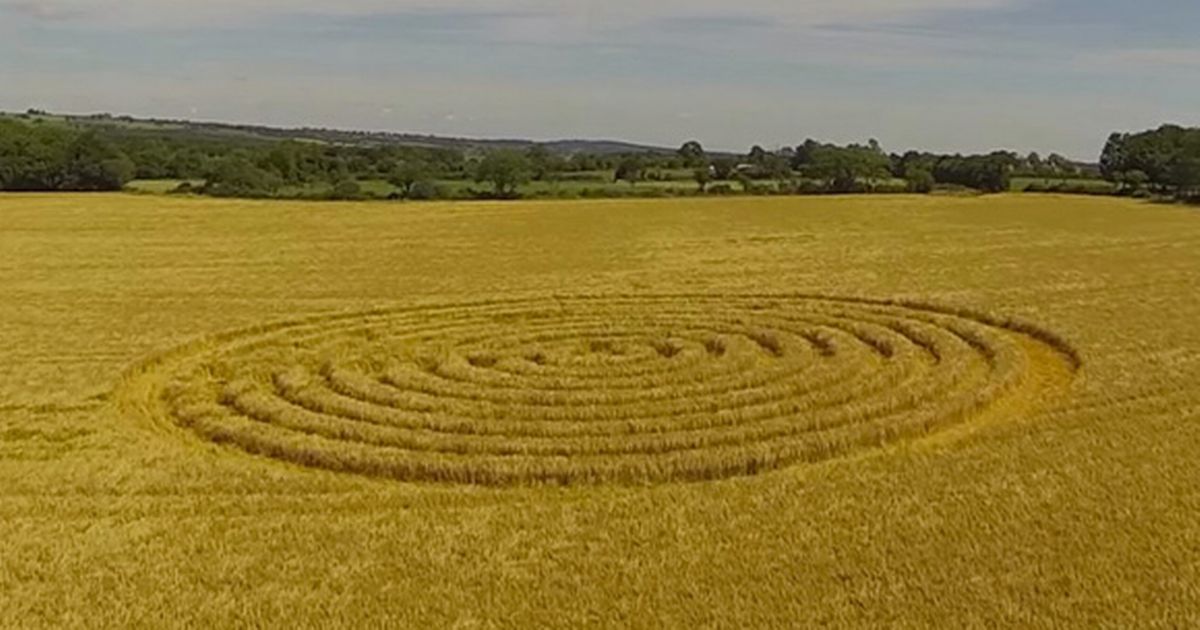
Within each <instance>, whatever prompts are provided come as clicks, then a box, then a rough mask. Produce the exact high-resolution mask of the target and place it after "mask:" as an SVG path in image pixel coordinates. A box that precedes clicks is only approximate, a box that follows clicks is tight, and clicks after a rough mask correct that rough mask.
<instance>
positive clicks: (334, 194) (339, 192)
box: [329, 179, 363, 201]
mask: <svg viewBox="0 0 1200 630" xmlns="http://www.w3.org/2000/svg"><path fill="white" fill-rule="evenodd" d="M329 198H330V199H336V200H340V201H355V200H359V199H362V198H363V192H362V187H361V186H359V185H358V182H356V181H354V180H352V179H344V180H342V181H339V182H337V183H336V184H334V185H333V190H332V191H330V192H329Z"/></svg>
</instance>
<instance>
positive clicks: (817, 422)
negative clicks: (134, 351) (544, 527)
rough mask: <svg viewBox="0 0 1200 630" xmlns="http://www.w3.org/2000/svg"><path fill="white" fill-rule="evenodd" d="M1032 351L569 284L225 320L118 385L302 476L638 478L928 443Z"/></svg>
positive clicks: (776, 302) (752, 303) (858, 311)
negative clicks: (470, 299)
mask: <svg viewBox="0 0 1200 630" xmlns="http://www.w3.org/2000/svg"><path fill="white" fill-rule="evenodd" d="M1045 357H1053V361H1056V362H1058V366H1057V367H1056V368H1054V369H1069V368H1076V367H1078V359H1077V358H1076V357H1075V356H1074V354H1073V353H1072V351H1071V350H1070V348H1069V346H1067V344H1066V343H1064V342H1062V341H1061V340H1060V339H1058V338H1057V337H1056V336H1054V335H1053V334H1051V333H1049V332H1046V331H1043V330H1041V329H1038V328H1035V327H1033V326H1029V325H1024V324H1016V323H1014V322H1011V321H1007V320H1001V319H998V318H994V317H991V316H986V315H981V314H977V313H971V312H967V311H961V310H953V309H947V308H943V307H937V306H932V305H926V304H919V303H913V302H900V301H888V300H871V299H860V298H855V299H849V298H838V297H829V296H798V295H686V296H685V295H652V296H646V295H640V296H569V297H555V298H544V299H526V300H500V301H488V302H478V303H467V304H445V305H427V306H412V307H402V308H394V309H380V310H373V311H369V312H361V313H351V314H342V315H334V316H322V317H313V318H308V319H302V320H295V321H291V322H283V323H275V324H269V325H264V326H259V327H255V328H252V329H246V330H240V331H233V332H229V333H224V334H221V335H216V336H214V337H212V338H209V339H205V340H202V341H198V342H195V343H193V344H190V345H188V346H185V347H182V348H178V349H175V350H174V351H171V352H168V353H166V354H164V355H162V356H160V357H157V358H155V359H153V360H151V361H148V362H146V363H145V364H143V365H140V366H138V367H137V368H135V369H134V370H132V371H131V372H130V373H129V374H128V375H127V378H126V379H125V381H124V384H123V388H124V391H125V393H126V398H127V399H129V398H130V397H140V398H142V399H143V400H141V402H140V404H139V405H140V406H139V408H140V409H143V410H145V411H146V412H147V413H150V414H151V415H154V416H155V417H157V418H159V419H160V420H163V421H165V423H166V424H167V425H169V426H171V427H173V428H183V429H186V430H187V431H190V432H192V433H193V434H194V435H196V436H199V437H201V438H203V439H204V440H207V441H211V442H215V443H219V444H223V445H228V446H230V447H234V448H236V449H239V450H241V451H245V452H246V453H249V454H252V455H257V456H265V457H271V458H275V459H278V460H283V461H287V462H291V463H294V464H300V465H304V466H310V467H316V468H324V469H328V470H333V471H340V472H347V473H355V474H362V475H370V476H377V477H385V478H392V479H398V480H404V481H412V482H437V483H453V484H478V485H493V486H506V485H529V484H605V483H614V484H646V483H662V482H673V481H699V480H712V479H722V478H727V477H734V476H742V475H751V474H756V473H760V472H763V471H768V470H774V469H779V468H783V467H786V466H791V465H795V464H799V463H804V462H816V461H821V460H826V459H830V458H835V457H841V456H845V455H848V454H852V453H854V452H857V451H860V450H863V449H869V448H874V447H879V446H882V445H887V444H889V443H893V442H896V441H898V440H902V439H909V438H919V437H922V436H926V435H930V434H932V433H935V432H937V431H939V430H942V429H945V428H948V427H952V426H954V425H957V424H961V423H964V422H969V421H971V420H972V418H975V417H977V416H979V415H980V414H982V413H984V412H985V411H986V410H988V409H990V408H993V407H996V406H997V405H1001V404H1004V403H1005V402H1006V401H1010V400H1019V399H1020V398H1021V397H1022V396H1023V395H1025V389H1026V387H1027V385H1028V384H1029V383H1031V382H1035V381H1037V380H1038V378H1039V376H1038V372H1039V370H1043V369H1047V367H1046V360H1045ZM1064 366H1066V368H1064Z"/></svg>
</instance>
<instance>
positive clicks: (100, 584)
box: [0, 195, 1200, 628]
mask: <svg viewBox="0 0 1200 630" xmlns="http://www.w3.org/2000/svg"><path fill="white" fill-rule="evenodd" d="M1197 286H1200V214H1197V213H1196V211H1195V210H1188V209H1184V208H1180V207H1172V206H1165V205H1153V204H1147V203H1139V202H1134V201H1128V200H1118V199H1112V198H1085V197H1068V196H1055V195H1036V196H1035V195H1029V196H1018V195H1001V196H988V197H973V198H948V197H945V198H938V197H918V196H895V197H893V196H882V195H881V196H871V197H825V198H777V199H756V198H742V199H689V200H659V201H589V202H525V203H457V204H455V203H430V204H351V203H345V204H339V203H285V202H252V201H218V200H205V199H193V198H163V197H151V196H135V195H111V196H108V195H75V196H71V195H20V196H18V195H9V196H4V197H0V295H2V296H3V299H2V300H0V540H3V541H4V542H3V545H2V546H0V626H4V627H48V626H52V627H81V628H95V627H152V628H159V627H172V626H190V627H228V626H230V625H243V626H255V625H263V624H267V623H271V624H273V625H274V624H277V625H281V626H295V627H303V626H317V627H328V626H330V625H334V624H342V625H348V626H351V627H405V626H409V627H431V628H433V627H452V628H492V627H512V628H530V627H570V628H577V627H731V628H744V627H795V626H807V625H814V624H836V625H850V624H853V625H864V626H875V627H878V626H911V627H927V626H931V625H932V626H943V627H970V626H983V625H998V626H1021V627H1029V626H1046V627H1050V626H1054V627H1062V626H1075V627H1097V626H1112V627H1131V626H1139V627H1145V626H1151V627H1153V626H1157V627H1194V626H1197V625H1200V485H1198V484H1197V480H1200V458H1198V457H1197V454H1198V453H1200V385H1197V383H1200V325H1197V319H1198V315H1200V296H1198V295H1197V293H1196V288H1195V287H1197Z"/></svg>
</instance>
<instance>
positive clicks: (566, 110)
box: [0, 0, 1200, 159]
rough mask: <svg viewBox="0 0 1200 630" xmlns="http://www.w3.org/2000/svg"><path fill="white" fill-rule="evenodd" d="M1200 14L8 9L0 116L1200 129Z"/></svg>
mask: <svg viewBox="0 0 1200 630" xmlns="http://www.w3.org/2000/svg"><path fill="white" fill-rule="evenodd" d="M1196 25H1200V2H1196V0H1147V1H1145V2H1137V3H1135V2H1129V1H1128V0H1122V1H1118V0H840V1H839V0H811V1H807V2H803V1H799V0H788V1H779V0H740V1H739V2H730V1H729V0H721V1H713V0H687V1H685V0H656V1H654V2H648V1H639V2H633V1H630V0H606V1H604V2H598V1H592V0H587V1H584V2H573V3H564V2H562V1H561V0H559V1H551V0H490V1H483V0H416V1H407V0H390V1H385V0H342V1H341V2H340V3H337V4H336V6H331V3H328V2H318V1H317V0H238V1H237V2H235V1H233V0H207V1H204V2H200V1H195V0H187V1H182V0H121V1H114V0H0V108H4V109H10V110H12V109H21V110H23V109H25V108H27V107H41V108H47V109H52V110H56V111H73V112H93V111H112V112H119V113H132V114H137V115H157V116H169V117H191V118H200V119H210V120H226V121H239V122H257V123H267V124H279V125H324V126H333V127H349V128H361V129H383V130H396V131H412V132H428V133H438V134H452V135H463V136H486V137H530V138H538V139H550V138H568V137H569V138H577V137H589V138H621V139H626V140H635V141H643V142H652V143H659V144H667V145H678V144H679V143H681V142H682V141H684V140H686V139H689V138H697V139H699V140H701V141H702V142H704V143H705V145H706V146H710V147H713V148H722V149H738V150H744V149H746V148H748V147H749V146H750V145H751V144H754V143H760V144H763V145H766V146H770V147H775V146H781V145H784V144H796V143H799V142H801V141H803V140H804V139H805V138H807V137H815V138H819V139H827V140H833V141H839V142H844V141H851V140H865V139H866V138H868V137H875V138H878V139H879V140H880V142H882V143H883V144H884V146H885V147H886V148H889V149H893V150H900V149H904V148H909V147H920V148H928V149H934V150H956V151H957V150H961V151H977V150H985V149H992V148H1011V149H1015V150H1020V151H1029V150H1037V151H1042V152H1050V151H1058V152H1062V153H1065V154H1067V155H1070V156H1072V157H1077V158H1086V159H1094V158H1095V156H1096V154H1097V153H1098V152H1099V150H1100V148H1101V145H1102V144H1103V142H1104V139H1105V137H1106V136H1107V134H1108V133H1109V132H1110V131H1113V130H1117V129H1140V128H1146V127H1152V126H1156V125H1158V124H1160V123H1162V122H1167V121H1171V122H1178V123H1182V124H1200V36H1197V35H1196V33H1195V29H1196Z"/></svg>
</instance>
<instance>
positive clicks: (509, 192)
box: [475, 150, 533, 198]
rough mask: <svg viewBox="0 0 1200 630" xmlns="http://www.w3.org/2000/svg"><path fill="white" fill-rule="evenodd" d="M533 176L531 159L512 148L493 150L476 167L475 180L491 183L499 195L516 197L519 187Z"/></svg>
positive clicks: (493, 189)
mask: <svg viewBox="0 0 1200 630" xmlns="http://www.w3.org/2000/svg"><path fill="white" fill-rule="evenodd" d="M532 177H533V168H532V167H531V166H530V164H529V159H528V158H526V157H525V156H524V155H522V154H521V153H518V152H516V151H512V150H500V151H492V152H491V153H488V154H487V155H485V156H484V157H483V159H482V160H480V161H479V164H478V165H476V167H475V181H476V182H480V183H484V182H486V183H489V184H491V185H492V191H493V192H494V193H495V195H496V196H497V197H504V198H509V197H515V196H516V194H517V187H518V186H521V185H522V184H526V183H528V182H529V180H530V179H531V178H532Z"/></svg>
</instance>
